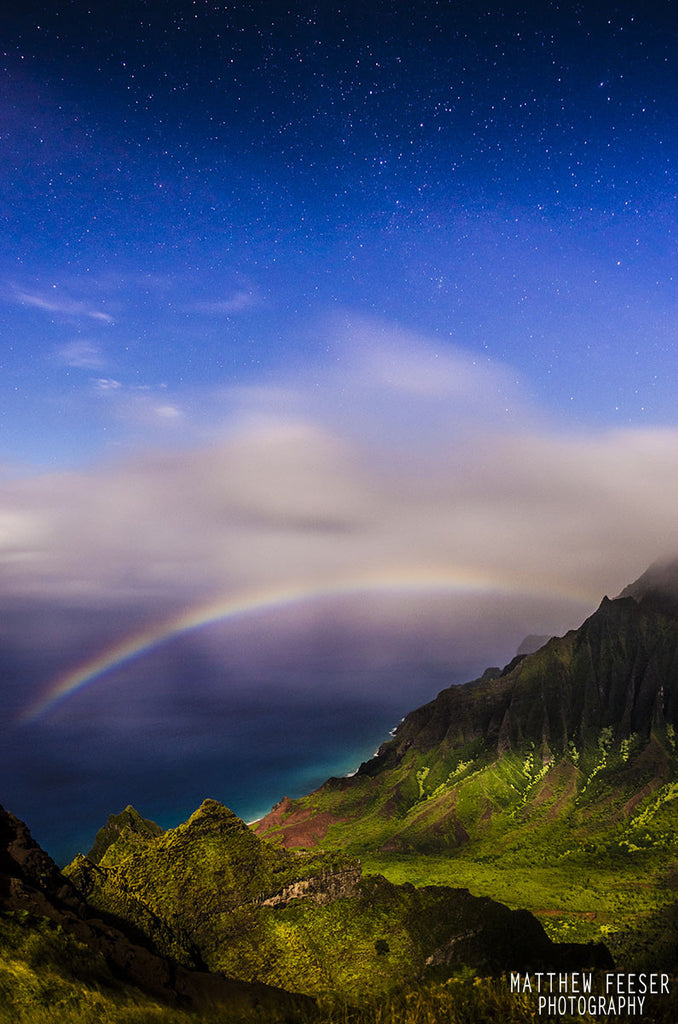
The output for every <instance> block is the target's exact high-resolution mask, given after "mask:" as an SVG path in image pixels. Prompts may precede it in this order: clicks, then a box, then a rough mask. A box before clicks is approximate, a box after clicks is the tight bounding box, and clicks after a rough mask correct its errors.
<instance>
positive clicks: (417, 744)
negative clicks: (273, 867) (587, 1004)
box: [256, 569, 678, 966]
mask: <svg viewBox="0 0 678 1024" xmlns="http://www.w3.org/2000/svg"><path fill="white" fill-rule="evenodd" d="M660 575H661V574H660ZM676 575H677V574H676V572H675V569H674V571H673V572H671V573H669V574H668V576H669V578H670V579H672V580H673V579H675V578H676ZM656 578H657V576H656V574H655V575H654V576H652V578H651V585H647V586H646V585H645V584H644V582H643V578H641V580H640V581H638V582H637V584H635V585H634V590H633V596H626V597H622V598H619V599H617V600H615V601H610V600H608V599H607V598H605V599H604V600H603V602H602V604H601V605H600V607H599V608H598V610H597V611H596V612H595V613H594V614H593V615H592V616H591V617H590V618H589V619H587V621H586V622H585V623H584V624H583V625H582V626H581V627H580V628H579V629H577V630H573V631H571V632H570V633H568V634H567V635H566V636H564V637H562V638H553V639H551V640H550V641H548V642H547V643H546V644H545V645H544V646H543V647H542V648H541V649H540V650H538V651H537V652H535V653H534V654H530V655H526V656H520V657H517V658H515V659H514V660H513V662H511V663H510V664H509V665H508V666H507V667H506V668H505V669H504V670H503V672H498V671H497V670H491V671H489V672H488V673H486V674H485V675H484V676H483V677H482V678H481V679H479V680H475V681H474V682H471V683H467V684H465V685H463V686H453V687H450V688H448V689H446V690H443V691H442V692H441V693H440V694H439V695H438V697H437V698H436V699H435V700H433V701H431V702H430V703H429V704H427V705H425V706H423V707H421V708H418V709H417V710H415V711H413V712H412V713H411V714H409V715H408V716H407V717H406V718H405V719H404V720H403V722H401V724H400V725H399V726H398V728H397V729H396V730H395V734H394V736H393V739H392V740H390V741H389V742H388V743H385V744H384V745H383V746H382V747H381V749H380V750H379V751H378V753H377V755H376V756H375V757H374V758H373V759H372V760H371V761H369V762H367V763H365V764H363V765H361V767H360V769H359V771H358V772H357V774H356V775H355V776H353V777H351V778H347V779H330V780H329V781H328V782H327V783H325V785H324V786H322V787H321V788H320V789H319V790H317V791H315V792H314V793H312V794H310V795H309V796H307V797H304V798H302V799H300V800H296V801H290V800H284V801H281V803H280V804H278V805H277V806H276V807H275V808H274V809H273V811H272V812H271V813H270V814H269V815H267V816H266V818H264V819H263V820H262V821H261V822H259V823H258V824H257V826H256V831H257V833H258V834H259V835H262V836H266V837H267V838H269V839H274V840H277V841H278V842H280V843H281V844H282V845H284V846H287V847H303V846H306V847H308V846H317V847H322V848H323V849H328V850H331V849H337V850H343V851H345V852H347V853H349V854H351V855H354V856H360V857H362V858H363V862H364V864H365V866H366V868H368V869H370V870H379V871H382V872H383V873H385V874H386V875H387V876H388V877H390V878H392V879H393V880H397V881H402V880H404V879H409V880H411V881H414V882H417V883H421V882H422V881H426V882H431V881H435V882H442V883H445V884H452V885H454V884H457V885H458V884H463V885H467V886H468V887H469V888H470V889H471V890H472V891H474V892H478V893H487V894H491V895H492V896H494V897H495V898H498V899H502V900H504V901H506V902H508V903H509V904H510V905H512V906H526V907H529V909H531V910H532V911H534V912H535V913H537V914H538V915H539V916H540V917H541V919H542V921H543V923H544V924H545V925H546V926H547V927H548V928H549V929H550V932H551V934H553V935H557V936H563V935H576V936H577V937H579V938H592V937H606V938H609V939H610V940H611V941H612V944H613V946H614V947H615V948H616V950H617V952H618V953H619V954H620V955H621V956H622V958H626V959H628V960H631V961H633V962H634V964H635V965H636V966H637V964H638V962H639V958H640V959H641V960H642V958H643V957H647V958H648V959H650V960H652V958H656V957H657V956H659V957H661V959H662V962H666V961H667V960H671V961H673V958H674V957H675V929H674V926H673V916H674V914H673V909H672V908H673V905H674V903H675V899H674V892H675V887H676V879H677V878H678V848H677V845H676V835H677V832H676V826H678V801H677V800H676V797H678V770H677V769H678V763H677V759H676V728H677V727H678V602H677V600H676V598H675V597H674V596H673V593H672V592H671V589H670V588H667V587H666V586H665V585H664V587H663V589H662V587H661V586H657V585H656ZM666 578H667V574H666V573H664V574H663V575H661V579H662V580H663V581H665V580H666ZM676 592H678V585H677V586H676Z"/></svg>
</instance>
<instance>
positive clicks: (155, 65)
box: [0, 0, 678, 852]
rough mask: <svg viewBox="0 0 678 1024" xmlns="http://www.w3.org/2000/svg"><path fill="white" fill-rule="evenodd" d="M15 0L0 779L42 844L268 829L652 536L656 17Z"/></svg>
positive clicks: (661, 535)
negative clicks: (156, 828)
mask: <svg viewBox="0 0 678 1024" xmlns="http://www.w3.org/2000/svg"><path fill="white" fill-rule="evenodd" d="M15 7H16V9H12V10H11V11H5V12H3V17H2V20H1V21H0V54H1V56H2V64H3V66H2V76H1V80H0V81H1V90H2V92H1V100H0V145H1V147H2V149H1V150H0V153H1V159H0V216H1V217H2V224H3V230H2V235H1V236H0V237H1V244H0V332H1V337H2V342H1V347H0V360H1V363H0V365H1V367H2V372H1V376H0V386H1V387H2V396H1V402H0V469H1V471H2V475H1V476H0V561H1V562H2V573H1V574H0V606H1V607H2V609H3V618H2V626H1V627H0V641H1V642H2V648H1V649H0V667H2V670H3V671H2V680H3V681H2V693H3V699H4V704H5V706H6V708H8V710H9V715H8V728H7V739H6V741H5V746H4V753H2V754H1V755H0V757H1V759H2V764H1V765H0V769H1V770H2V777H3V785H4V786H5V792H4V793H2V794H0V801H1V802H2V803H4V804H7V806H9V807H10V809H12V810H13V811H15V813H17V814H19V815H20V816H23V817H26V818H27V819H28V821H29V824H30V825H31V826H32V827H33V828H34V831H35V832H36V834H37V835H38V838H39V839H41V841H43V842H45V843H46V844H47V845H48V847H49V848H50V849H54V850H55V852H56V851H57V850H61V851H64V852H69V851H70V850H71V849H72V848H73V844H75V843H76V835H77V842H81V841H82V842H85V840H84V839H83V840H81V837H82V836H84V835H85V834H86V833H87V834H89V833H90V832H91V831H92V828H94V829H95V828H96V827H97V826H98V824H99V823H100V819H101V817H102V815H103V816H104V817H105V815H106V814H108V813H109V812H111V811H116V810H119V809H120V808H121V807H124V806H125V805H126V804H127V803H129V802H134V801H139V800H140V801H142V802H143V803H144V805H143V806H139V810H140V811H141V812H142V813H145V814H148V815H150V816H153V815H154V814H155V816H156V817H159V818H161V819H162V820H163V823H165V824H173V823H175V821H176V820H179V818H178V815H180V814H185V813H189V812H190V810H191V809H192V807H193V806H195V805H196V804H197V803H199V802H200V800H201V799H202V797H203V796H207V795H210V796H214V797H217V798H219V799H222V800H224V802H227V803H229V804H230V805H231V806H233V808H234V809H235V810H236V811H238V813H242V814H244V815H251V814H254V813H260V812H261V811H263V810H266V808H267V806H270V804H271V803H273V802H274V801H275V800H278V799H279V798H280V797H281V796H282V795H283V793H284V792H287V791H294V790H295V787H296V790H297V791H298V792H303V791H304V789H305V788H308V785H309V780H311V782H312V783H313V784H315V783H317V782H320V781H321V780H322V778H323V777H324V775H325V774H327V773H328V771H329V770H345V771H348V770H350V769H351V767H355V765H356V764H357V762H359V760H360V759H361V757H366V756H369V754H370V753H371V752H372V749H373V748H374V746H375V745H378V743H379V742H381V741H382V740H383V739H384V738H386V735H387V733H388V729H389V728H390V727H391V725H393V724H394V723H395V722H396V721H397V720H398V718H399V717H400V715H401V714H404V713H405V712H406V711H407V710H409V709H410V708H411V707H413V706H416V704H417V703H421V702H422V701H424V700H427V699H430V698H431V697H433V696H434V695H435V693H436V692H437V690H439V689H440V688H441V686H443V685H445V684H446V683H447V682H450V681H460V680H461V679H464V678H468V674H469V673H471V674H472V673H474V672H479V671H482V669H483V668H484V667H485V666H486V665H487V664H490V663H494V662H497V663H501V662H502V660H503V661H508V660H509V659H510V657H511V656H512V655H513V654H514V653H515V649H516V647H517V646H518V644H519V643H520V641H521V640H522V638H523V636H524V634H525V633H528V632H536V633H543V634H548V633H550V632H563V631H564V630H565V629H567V628H571V627H572V626H576V625H578V624H579V622H580V621H581V620H582V619H583V618H584V617H585V615H586V614H589V613H590V612H591V611H592V610H593V609H594V608H595V606H596V604H597V603H598V601H599V600H600V598H601V597H602V596H603V594H604V593H609V594H610V595H611V596H613V595H614V594H615V593H617V592H618V591H619V590H621V589H622V587H623V586H624V585H625V584H626V583H628V582H630V580H632V579H633V578H635V577H636V576H638V575H639V574H640V573H641V572H642V571H643V570H644V569H645V568H646V566H647V564H648V563H649V562H651V561H653V560H654V559H656V558H659V557H663V556H668V555H673V554H675V552H676V551H677V550H678V536H677V534H678V528H677V527H676V525H675V524H676V522H678V517H677V516H676V508H677V507H678V411H677V409H676V400H675V396H676V370H677V363H678V348H677V346H676V344H675V341H676V334H677V327H676V324H677V323H678V295H677V291H676V281H675V280H674V277H675V275H676V273H677V270H678V260H677V251H676V243H677V241H678V235H677V231H678V220H677V217H676V214H677V212H678V163H677V160H676V144H677V143H678V121H677V115H676V112H677V111H678V67H677V63H678V38H677V36H678V19H676V15H675V10H672V5H671V4H669V3H665V4H662V3H652V4H645V5H636V4H611V3H606V2H601V3H595V4H594V3H568V4H559V3H547V2H541V3H538V4H532V5H518V6H507V5H501V6H496V5H495V6H491V5H489V4H479V3H474V2H467V3H464V4H456V3H443V2H439V3H436V2H427V3H422V2H419V3H414V4H405V3H402V2H384V0H381V2H379V0H378V2H372V3H369V4H367V3H356V2H353V0H351V2H349V3H346V4H342V5H335V4H332V5H330V4H312V3H298V4H291V5H283V4H279V3H272V2H266V3H264V2H261V3H245V2H235V3H230V4H226V3H214V4H212V3H204V2H193V3H190V2H187V0H183V2H180V3H179V2H171V0H169V2H163V3H156V2H152V3H143V2H139V0H136V2H135V0H130V2H127V3H122V4H118V5H115V6H113V5H111V4H108V3H99V4H95V3H93V4H90V5H87V4H85V3H80V2H74V3H65V2H62V3H53V4H22V5H21V6H20V7H19V5H15ZM292 593H294V594H296V595H298V594H299V593H302V595H307V596H304V597H303V599H302V600H300V601H298V600H297V599H296V598H294V600H292V599H290V598H289V596H287V597H286V596H285V595H289V594H292ZM229 601H232V602H235V604H238V602H240V604H242V605H243V607H245V606H246V610H245V611H244V613H243V614H241V615H240V614H239V615H234V614H232V613H230V612H229V613H228V614H224V617H223V620H222V621H221V622H217V623H216V624H214V623H212V624H208V625H206V626H205V627H198V628H193V627H192V628H191V630H189V631H188V632H186V631H182V629H179V628H173V625H172V624H173V623H174V624H175V625H176V623H177V622H179V621H181V617H182V615H185V614H187V612H190V611H191V609H193V610H195V609H198V611H199V610H200V609H201V608H202V607H203V606H205V607H207V606H210V605H211V604H212V605H213V604H214V603H215V602H216V604H217V605H219V602H226V603H228V602H229ZM295 602H296V603H295ZM229 607H230V606H229ZM197 614H198V613H196V615H197ZM163 623H165V624H166V626H163ZM144 630H150V631H151V632H152V633H153V635H154V636H157V637H160V638H161V640H160V641H159V642H158V643H157V644H156V645H155V646H154V647H153V650H152V651H150V652H144V651H141V650H140V651H139V652H137V653H135V655H134V657H130V658H129V659H128V660H127V661H126V662H125V663H124V665H117V666H116V654H115V652H116V651H118V650H119V649H121V647H120V645H121V644H122V645H124V643H125V638H129V637H130V636H132V637H134V636H136V635H146V634H144ZM165 634H166V635H167V640H166V641H165V640H164V639H162V638H163V637H165ZM149 635H150V634H149ZM106 652H109V655H108V656H107V654H106ZM97 658H103V662H105V663H106V667H105V670H104V671H103V672H102V674H100V675H99V676H98V677H97V678H92V679H89V680H87V681H85V683H83V685H82V686H80V685H79V684H78V686H73V692H72V693H71V694H70V696H68V695H67V696H65V697H64V699H63V700H61V702H60V703H58V706H53V705H48V704H47V703H46V702H47V701H48V700H49V695H50V694H53V693H54V692H55V686H58V685H59V680H61V681H62V682H63V680H64V679H65V678H71V680H72V679H74V678H75V676H74V675H73V673H74V672H76V670H77V669H78V667H79V666H80V667H82V666H83V665H84V666H85V667H86V666H87V665H89V664H90V663H92V664H93V663H95V662H96V660H97ZM69 673H70V676H69ZM84 675H87V672H86V671H85V672H84ZM76 691H77V692H76ZM36 702H37V704H36ZM40 702H42V703H40ZM38 705H39V706H40V707H41V708H42V710H41V712H40V715H34V716H33V717H32V718H31V716H30V709H31V708H33V709H35V708H36V707H37V706H38ZM272 709H274V710H272ZM275 723H277V728H276V725H275ZM206 790H209V792H207V791H206ZM88 830H89V832H88ZM50 844H51V846H50Z"/></svg>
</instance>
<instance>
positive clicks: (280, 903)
mask: <svg viewBox="0 0 678 1024" xmlns="http://www.w3.org/2000/svg"><path fill="white" fill-rule="evenodd" d="M361 875H362V869H361V867H360V865H359V864H355V865H351V866H350V867H347V868H343V869H340V870H338V871H326V872H322V873H321V874H319V875H315V876H314V877H313V878H304V879H302V880H301V881H299V882H293V883H292V885H287V886H285V888H284V889H281V890H280V892H277V893H274V895H273V896H268V897H267V898H266V899H263V900H262V901H261V906H262V907H286V906H287V905H288V903H291V902H292V901H293V900H301V899H310V900H312V901H313V902H314V903H317V904H318V906H320V907H323V906H326V905H327V904H328V903H332V902H333V901H334V900H345V899H348V898H349V897H351V896H355V894H356V889H357V887H358V882H359V881H360V877H361Z"/></svg>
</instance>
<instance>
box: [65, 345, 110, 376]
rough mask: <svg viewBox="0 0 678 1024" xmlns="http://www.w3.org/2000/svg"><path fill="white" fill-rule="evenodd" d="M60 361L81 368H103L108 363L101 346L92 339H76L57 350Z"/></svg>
mask: <svg viewBox="0 0 678 1024" xmlns="http://www.w3.org/2000/svg"><path fill="white" fill-rule="evenodd" d="M57 358H58V360H59V362H61V363H63V364H64V365H65V366H72V367H73V368H74V369H79V370H103V369H104V367H105V366H107V365H108V360H107V359H106V357H105V356H104V354H103V352H102V351H101V348H100V347H99V346H98V345H95V344H94V342H92V341H85V340H77V339H76V340H75V341H71V342H69V344H68V345H64V346H63V347H62V348H60V349H59V350H58V352H57Z"/></svg>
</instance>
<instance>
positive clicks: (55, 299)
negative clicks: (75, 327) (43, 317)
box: [12, 286, 115, 324]
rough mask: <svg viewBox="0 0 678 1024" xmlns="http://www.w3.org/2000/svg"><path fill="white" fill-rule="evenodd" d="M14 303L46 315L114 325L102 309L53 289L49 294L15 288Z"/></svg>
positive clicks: (60, 290)
mask: <svg viewBox="0 0 678 1024" xmlns="http://www.w3.org/2000/svg"><path fill="white" fill-rule="evenodd" d="M12 295H13V298H14V301H15V302H18V303H19V304H20V305H23V306H33V307H34V308H35V309H42V310H44V312H46V313H53V314H55V315H57V316H62V317H67V318H69V319H77V318H81V317H84V318H85V319H89V320H96V321H99V322H100V323H105V324H112V323H115V321H114V319H113V317H112V316H111V315H110V314H109V313H106V312H105V311H104V310H102V309H98V308H96V307H95V306H93V305H91V304H90V303H89V302H85V301H82V300H80V299H76V298H73V297H72V296H71V295H68V294H65V293H64V292H63V290H62V289H59V288H57V287H56V286H55V287H54V289H53V291H51V292H48V293H46V292H29V291H25V290H23V289H19V288H15V289H13V291H12Z"/></svg>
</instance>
